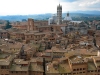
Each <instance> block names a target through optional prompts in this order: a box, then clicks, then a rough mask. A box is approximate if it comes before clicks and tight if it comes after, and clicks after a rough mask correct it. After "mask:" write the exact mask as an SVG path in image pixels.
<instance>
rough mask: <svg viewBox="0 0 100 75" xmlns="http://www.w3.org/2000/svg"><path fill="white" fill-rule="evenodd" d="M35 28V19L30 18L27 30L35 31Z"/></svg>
mask: <svg viewBox="0 0 100 75" xmlns="http://www.w3.org/2000/svg"><path fill="white" fill-rule="evenodd" d="M33 30H34V20H33V19H30V18H29V19H28V26H27V31H33Z"/></svg>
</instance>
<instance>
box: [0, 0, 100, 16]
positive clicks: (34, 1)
mask: <svg viewBox="0 0 100 75" xmlns="http://www.w3.org/2000/svg"><path fill="white" fill-rule="evenodd" d="M59 3H60V4H61V5H62V7H63V9H62V10H63V12H68V11H77V10H100V0H0V15H25V14H27V15H28V14H43V13H56V9H57V5H58V4H59Z"/></svg>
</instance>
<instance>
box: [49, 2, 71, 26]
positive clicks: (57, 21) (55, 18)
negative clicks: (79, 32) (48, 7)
mask: <svg viewBox="0 0 100 75" xmlns="http://www.w3.org/2000/svg"><path fill="white" fill-rule="evenodd" d="M66 21H72V18H71V17H70V16H69V12H68V13H67V15H66V16H65V18H64V19H62V6H61V5H60V4H59V5H58V6H57V14H56V15H55V14H53V15H52V17H51V18H49V19H48V25H51V24H57V25H60V24H62V23H64V22H66Z"/></svg>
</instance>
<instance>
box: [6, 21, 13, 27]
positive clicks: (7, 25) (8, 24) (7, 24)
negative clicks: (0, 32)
mask: <svg viewBox="0 0 100 75" xmlns="http://www.w3.org/2000/svg"><path fill="white" fill-rule="evenodd" d="M11 27H12V26H11V25H10V22H9V21H7V23H6V26H5V29H9V28H11Z"/></svg>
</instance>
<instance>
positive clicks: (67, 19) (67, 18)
mask: <svg viewBox="0 0 100 75" xmlns="http://www.w3.org/2000/svg"><path fill="white" fill-rule="evenodd" d="M64 21H72V18H71V17H70V16H69V13H67V15H66V17H65V18H64Z"/></svg>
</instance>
